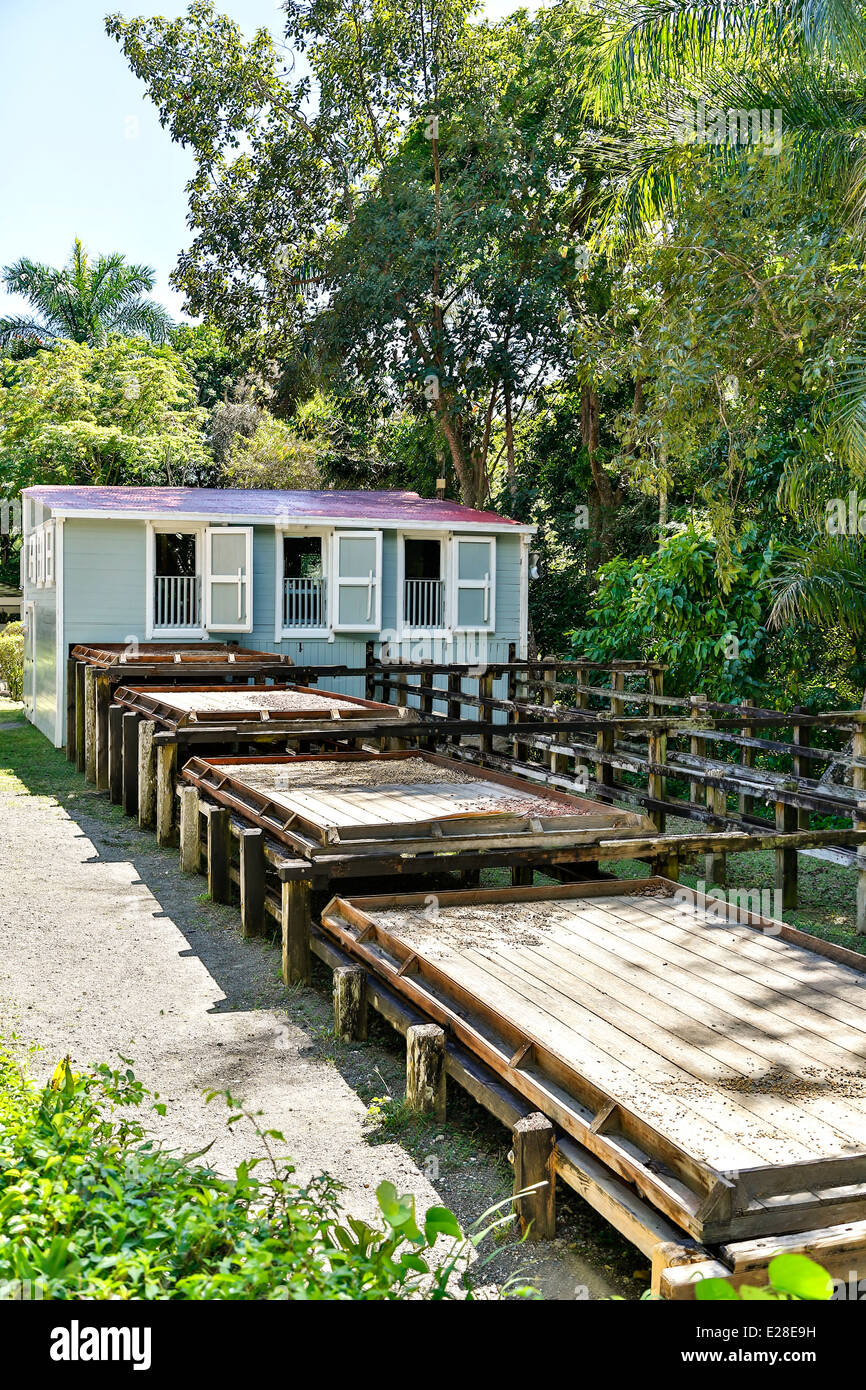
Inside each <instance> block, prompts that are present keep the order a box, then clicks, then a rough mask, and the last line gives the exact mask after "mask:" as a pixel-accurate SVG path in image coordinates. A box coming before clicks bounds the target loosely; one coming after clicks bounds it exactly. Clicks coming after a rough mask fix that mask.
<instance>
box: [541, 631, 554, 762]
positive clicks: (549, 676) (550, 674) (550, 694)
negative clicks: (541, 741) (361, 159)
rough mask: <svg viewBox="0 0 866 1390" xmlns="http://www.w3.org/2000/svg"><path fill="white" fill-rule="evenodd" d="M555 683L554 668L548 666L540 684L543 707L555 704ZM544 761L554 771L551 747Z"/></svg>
mask: <svg viewBox="0 0 866 1390" xmlns="http://www.w3.org/2000/svg"><path fill="white" fill-rule="evenodd" d="M544 660H545V661H552V660H553V658H552V657H549V656H546V657H545V658H544ZM555 684H556V669H555V668H549V669H548V670H546V671H545V672H544V676H543V682H542V686H541V702H542V704H543V705H544V707H545V709H552V708H553V706H554V705H555V704H556V691H555V690H554V686H555ZM544 761H545V762H546V763H547V766H548V768H549V769H550V771H551V772H555V771H556V754H555V753H554V751H553V749H552V748H547V749H545V752H544Z"/></svg>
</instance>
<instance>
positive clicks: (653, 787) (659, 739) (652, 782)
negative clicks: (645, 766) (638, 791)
mask: <svg viewBox="0 0 866 1390" xmlns="http://www.w3.org/2000/svg"><path fill="white" fill-rule="evenodd" d="M667 758H668V736H667V734H666V733H660V732H656V731H655V730H653V732H652V733H651V734H650V736H649V741H648V744H647V759H648V762H649V778H648V780H647V787H648V790H649V794H650V796H651V797H652V799H653V800H654V801H664V799H665V775H664V773H663V772H657V771H654V770H653V765H654V764H655V766H656V767H664V765H665V763H666V762H667ZM650 819H651V820H652V823H653V825H654V826H655V828H656V830H658V831H659V833H660V834H664V829H665V821H666V819H667V817H666V816H665V813H664V811H656V810H653V809H652V808H650Z"/></svg>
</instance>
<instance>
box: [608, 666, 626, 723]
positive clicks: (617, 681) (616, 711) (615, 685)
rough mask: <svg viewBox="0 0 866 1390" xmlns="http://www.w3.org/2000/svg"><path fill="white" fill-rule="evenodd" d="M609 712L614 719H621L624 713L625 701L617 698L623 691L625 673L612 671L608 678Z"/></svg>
mask: <svg viewBox="0 0 866 1390" xmlns="http://www.w3.org/2000/svg"><path fill="white" fill-rule="evenodd" d="M610 688H611V696H610V712H611V714H612V715H613V716H614V718H615V719H622V716H623V714H624V713H625V701H624V700H621V699H620V698H619V694H618V692H621V691H623V690H624V689H625V673H624V672H623V671H613V672H612V673H611V678H610Z"/></svg>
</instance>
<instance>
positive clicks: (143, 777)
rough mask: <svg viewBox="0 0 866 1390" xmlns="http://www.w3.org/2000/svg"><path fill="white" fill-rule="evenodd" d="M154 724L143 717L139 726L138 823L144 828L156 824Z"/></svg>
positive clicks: (148, 828) (150, 827)
mask: <svg viewBox="0 0 866 1390" xmlns="http://www.w3.org/2000/svg"><path fill="white" fill-rule="evenodd" d="M153 730H154V725H153V724H152V722H151V721H150V720H149V719H142V720H141V722H140V723H139V726H138V823H139V825H140V826H141V828H142V830H152V829H153V827H154V826H155V824H156V749H155V748H154V746H153Z"/></svg>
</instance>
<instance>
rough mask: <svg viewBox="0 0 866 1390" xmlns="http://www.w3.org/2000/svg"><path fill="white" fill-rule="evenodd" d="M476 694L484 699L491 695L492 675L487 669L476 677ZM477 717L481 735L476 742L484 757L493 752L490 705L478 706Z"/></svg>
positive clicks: (489, 697) (491, 711)
mask: <svg viewBox="0 0 866 1390" xmlns="http://www.w3.org/2000/svg"><path fill="white" fill-rule="evenodd" d="M478 694H479V695H480V696H481V697H482V698H483V699H485V700H489V699H491V698H492V696H493V676H492V674H491V673H490V672H489V671H486V672H485V673H484V675H483V676H479V678H478ZM478 718H479V721H480V724H481V736H480V738H479V740H478V742H479V745H480V748H481V755H482V757H486V756H487V755H488V754H490V753H492V752H493V710H492V708H491V707H490V705H480V706H479V708H478Z"/></svg>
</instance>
